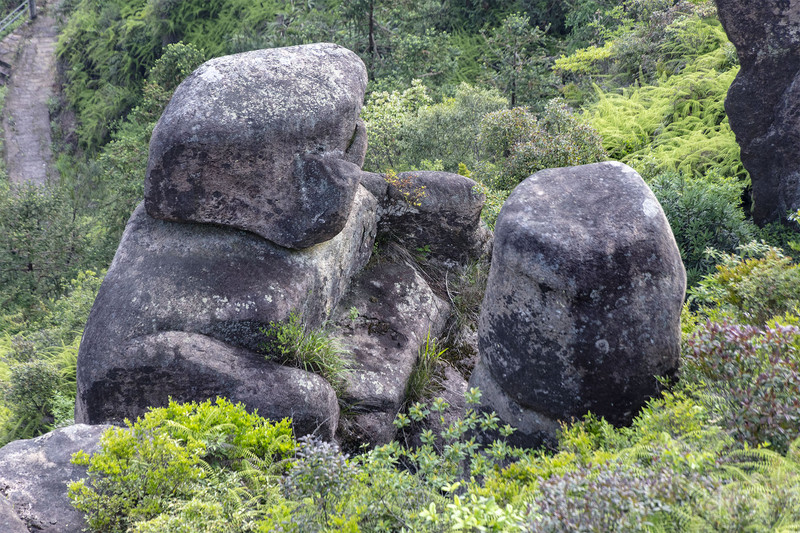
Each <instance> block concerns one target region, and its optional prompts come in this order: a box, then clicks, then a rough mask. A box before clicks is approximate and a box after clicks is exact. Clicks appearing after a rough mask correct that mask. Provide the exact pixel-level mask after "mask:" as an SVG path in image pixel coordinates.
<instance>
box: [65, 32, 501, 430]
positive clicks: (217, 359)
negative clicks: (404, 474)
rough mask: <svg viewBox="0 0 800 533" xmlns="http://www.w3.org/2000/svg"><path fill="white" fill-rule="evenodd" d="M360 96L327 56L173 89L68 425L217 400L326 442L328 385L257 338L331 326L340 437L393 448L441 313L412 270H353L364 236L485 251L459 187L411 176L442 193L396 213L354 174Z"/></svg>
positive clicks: (242, 61)
mask: <svg viewBox="0 0 800 533" xmlns="http://www.w3.org/2000/svg"><path fill="white" fill-rule="evenodd" d="M365 87H366V69H365V67H364V65H363V63H362V62H361V60H360V59H359V58H358V57H357V56H356V55H355V54H353V53H352V52H350V51H348V50H346V49H344V48H342V47H339V46H336V45H333V44H316V45H308V46H298V47H290V48H282V49H273V50H261V51H255V52H248V53H245V54H238V55H234V56H226V57H222V58H218V59H214V60H211V61H209V62H207V63H205V64H203V65H202V66H201V67H200V68H199V69H198V70H197V71H195V72H194V73H193V74H192V75H191V76H189V77H188V78H187V79H186V80H185V81H184V82H183V83H182V84H181V85H180V86H179V87H178V89H177V90H176V91H175V94H174V96H173V98H172V100H171V101H170V103H169V104H168V106H167V108H166V109H165V111H164V114H163V115H162V117H161V119H160V120H159V122H158V124H157V126H156V128H155V130H154V132H153V136H152V140H151V144H150V159H149V162H148V169H147V176H146V181H145V201H144V204H143V205H140V206H139V207H138V208H137V209H136V211H135V212H134V213H133V215H132V217H131V219H130V221H129V222H128V225H127V227H126V229H125V233H124V235H123V238H122V242H121V243H120V246H119V249H118V250H117V254H116V256H115V258H114V261H113V263H112V265H111V268H110V269H109V271H108V274H107V275H106V278H105V280H104V282H103V285H102V287H101V289H100V292H99V294H98V296H97V300H96V301H95V305H94V307H93V309H92V312H91V314H90V317H89V321H88V323H87V326H86V329H85V333H84V338H83V341H82V343H81V348H80V353H79V357H78V397H77V402H76V420H77V421H78V422H87V423H99V422H112V423H119V422H121V421H122V420H123V419H125V418H131V419H132V418H135V417H136V416H138V415H140V414H142V413H143V412H144V411H145V410H146V409H147V408H148V407H151V406H160V405H165V404H166V402H167V400H168V398H169V397H172V398H174V399H176V400H179V401H190V400H203V399H205V398H209V397H211V398H213V397H215V396H224V397H226V398H229V399H231V400H233V401H241V402H243V403H245V404H246V405H247V406H248V408H250V409H257V410H258V412H259V414H261V415H262V416H265V417H269V418H283V417H292V419H293V423H294V429H295V432H296V433H297V434H306V433H317V434H319V435H322V436H323V437H325V438H328V439H332V438H333V437H334V435H335V432H336V430H337V427H338V425H339V399H338V398H337V397H336V394H335V392H334V390H333V388H332V387H331V385H330V384H329V383H328V382H327V381H326V380H325V379H323V378H322V377H320V376H319V375H317V374H313V373H309V372H306V371H303V370H300V369H297V368H292V367H288V366H282V365H280V364H277V363H275V362H270V361H268V360H267V359H266V358H265V356H269V355H270V354H269V353H265V350H268V349H269V348H268V347H267V346H265V340H266V337H265V331H267V330H269V328H270V327H271V326H272V325H273V324H274V323H279V322H283V321H285V320H287V319H288V318H289V317H290V316H291V315H292V314H293V313H294V314H297V315H301V316H302V318H303V322H304V323H305V325H306V326H307V327H309V328H315V327H319V326H321V325H322V324H327V325H328V326H330V327H333V328H334V329H335V330H336V331H335V333H337V334H338V335H340V336H342V337H344V338H345V341H346V342H347V345H348V347H349V348H350V350H351V352H352V354H353V356H354V359H355V368H354V371H353V372H352V373H351V374H350V376H349V378H348V379H349V381H348V384H347V386H346V387H345V390H344V393H343V398H341V399H342V400H343V401H344V402H346V403H348V404H349V406H350V409H349V410H350V411H351V412H352V413H353V416H352V417H350V418H349V419H348V421H347V425H348V435H350V436H352V438H354V439H356V440H359V441H362V442H363V441H367V442H372V443H375V444H377V443H383V442H388V441H389V440H391V438H392V437H393V436H394V431H395V428H394V426H393V425H392V421H393V419H394V416H395V415H396V414H397V412H398V411H399V410H400V408H401V407H402V405H403V402H404V400H405V387H406V382H407V381H408V379H409V376H410V375H411V371H412V369H413V367H414V364H415V362H416V359H417V355H418V353H419V348H420V346H421V345H422V344H423V343H424V341H425V339H426V338H427V337H428V335H432V336H434V337H435V336H436V335H438V334H439V332H440V331H441V330H442V328H443V327H444V324H445V321H446V320H447V318H448V316H449V313H450V308H449V305H448V304H447V303H446V302H445V301H443V300H442V299H441V298H439V297H437V296H436V295H435V294H434V293H433V291H432V290H431V288H430V287H429V286H428V284H427V283H426V281H425V280H424V279H423V278H422V277H421V276H420V275H419V273H418V272H417V271H416V270H415V268H414V267H413V266H409V265H404V264H392V263H387V262H385V261H383V262H382V261H374V262H372V263H371V264H370V267H369V268H367V269H365V266H366V265H367V263H368V261H369V260H370V257H371V255H372V251H373V244H374V242H375V238H376V234H377V233H378V232H379V229H378V223H379V220H380V218H381V216H383V217H385V218H386V219H387V220H390V218H391V216H392V213H395V214H396V213H398V212H400V211H402V213H403V214H402V218H403V220H404V221H405V225H403V224H400V223H398V224H395V225H394V226H396V228H395V229H396V230H397V231H399V232H400V233H401V234H406V233H409V231H411V230H409V229H408V228H409V227H410V225H413V224H415V223H416V224H427V223H433V224H434V225H435V228H436V230H435V231H429V232H428V235H427V237H426V238H428V239H429V240H430V243H429V244H426V243H423V242H421V241H420V237H419V236H417V237H416V239H415V240H413V242H412V243H410V244H419V245H426V246H429V247H430V248H431V249H432V250H434V251H435V252H437V253H438V252H439V251H441V254H442V255H443V256H448V257H450V256H452V257H455V258H459V259H466V258H468V257H471V256H472V255H474V254H480V253H483V252H484V251H485V248H486V243H487V235H486V230H485V229H483V230H482V229H481V227H480V221H479V215H480V209H481V206H482V203H483V196H482V195H479V194H476V193H475V192H474V191H473V187H474V185H475V184H474V182H472V181H471V180H469V179H467V178H464V177H461V176H457V175H452V174H444V173H442V174H441V175H438V174H437V175H436V176H428V177H426V176H425V175H424V174H425V173H422V174H423V175H421V177H420V178H419V179H421V180H423V181H424V180H426V179H428V180H429V181H441V183H439V184H438V185H436V186H434V185H433V184H432V185H431V186H430V187H429V188H428V191H433V192H435V191H440V192H439V193H436V194H433V193H432V192H429V193H427V196H426V199H425V201H424V202H423V203H421V205H419V206H414V205H408V204H406V206H407V207H406V208H405V209H401V208H399V207H398V204H400V203H403V200H402V195H399V196H398V193H397V191H396V190H395V188H393V187H392V186H390V185H389V184H388V183H387V182H386V181H385V180H384V179H383V177H381V176H379V175H375V174H369V173H365V172H362V171H361V169H360V165H361V164H362V163H363V160H364V155H365V152H366V134H365V131H364V125H363V123H362V121H361V119H360V118H359V112H360V109H361V105H362V100H363V97H364V91H365ZM432 178H436V180H432ZM414 179H416V177H415V178H414ZM414 179H409V180H408V182H409V183H411V186H412V187H416V188H418V190H424V189H422V185H420V184H416V183H414ZM362 182H363V183H364V184H365V185H367V188H365V187H364V186H362V185H361V183H362ZM459 209H463V210H464V211H465V214H464V215H463V216H461V218H459V216H458V215H457V214H456V213H455V212H454V211H455V210H459ZM437 217H439V219H441V220H442V221H445V219H447V221H448V223H441V224H440V223H436V220H437ZM385 225H386V224H384V226H385ZM389 225H390V226H391V225H392V224H389ZM380 231H382V232H383V233H384V234H386V238H389V234H393V233H394V232H392V231H389V230H388V229H386V228H384V229H383V230H380ZM471 237H474V239H475V241H474V242H473V241H472V240H470V238H471ZM353 308H355V309H357V310H358V320H350V319H349V318H348V316H349V314H350V313H351V311H350V310H351V309H353Z"/></svg>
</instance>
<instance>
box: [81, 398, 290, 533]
mask: <svg viewBox="0 0 800 533" xmlns="http://www.w3.org/2000/svg"><path fill="white" fill-rule="evenodd" d="M126 425H127V427H126V428H111V429H109V430H107V431H106V432H105V433H104V434H103V437H102V438H101V440H100V451H99V452H97V453H95V454H93V455H91V456H89V455H88V454H86V453H84V452H78V453H76V454H75V455H74V456H73V462H74V463H75V464H79V465H85V466H88V477H86V478H84V479H81V480H79V481H75V482H73V483H70V485H69V498H70V501H71V502H72V504H73V505H74V506H75V507H76V508H77V509H79V510H82V511H84V512H85V513H86V514H87V522H88V523H89V526H90V527H92V528H93V529H94V530H96V531H126V530H127V529H128V528H129V527H132V526H134V525H136V523H137V522H143V521H144V522H146V521H152V520H153V519H155V518H156V517H158V516H159V515H161V514H162V513H165V512H166V511H168V510H170V509H172V510H173V512H177V513H178V514H182V513H185V512H186V511H187V510H188V509H193V508H197V507H198V506H200V507H201V508H203V507H205V508H206V509H205V514H206V518H208V514H212V515H213V516H215V517H216V518H217V522H218V525H222V526H223V527H228V528H230V527H234V528H236V526H237V525H238V526H244V525H246V524H242V523H241V520H239V521H238V522H233V520H234V519H235V518H237V517H239V518H241V514H237V513H236V512H235V511H236V510H237V508H238V507H240V506H242V505H243V503H244V502H242V501H241V500H240V501H239V505H235V506H233V507H232V508H231V507H228V509H226V503H227V504H228V505H229V504H230V503H231V502H224V501H223V503H222V504H219V505H217V506H213V504H212V507H211V508H208V504H211V503H212V502H214V500H213V499H212V498H208V496H214V495H216V494H217V493H218V492H220V490H221V489H223V487H224V485H226V484H228V483H231V482H232V481H238V482H240V483H241V485H240V486H241V487H242V489H243V490H244V492H245V493H248V494H247V495H248V496H249V498H247V499H246V500H245V501H247V504H249V505H254V506H256V507H258V506H263V505H264V504H265V503H267V502H269V503H274V496H270V494H269V490H267V491H266V492H265V493H264V494H260V495H259V496H258V497H256V494H253V493H250V491H255V490H259V489H265V488H267V489H268V487H269V485H268V482H269V480H270V479H271V478H272V476H275V475H276V474H279V473H280V472H281V470H282V468H283V466H282V463H281V462H280V461H281V460H282V459H283V458H284V457H285V456H286V455H287V454H289V453H290V452H291V451H292V450H293V448H294V443H293V440H292V434H291V427H290V423H289V420H283V421H281V422H278V423H275V424H273V423H271V422H269V421H267V420H264V419H263V418H260V417H258V416H257V415H256V414H250V413H247V412H246V411H245V408H244V406H243V405H241V404H236V405H234V404H231V403H230V402H228V401H226V400H224V399H217V401H216V402H215V403H213V404H212V403H211V401H210V400H208V401H206V402H203V403H200V404H196V403H188V404H177V403H175V402H173V401H170V403H169V406H167V407H165V408H159V409H154V410H152V411H150V412H149V413H148V414H146V415H145V416H144V417H143V418H139V419H137V420H136V422H134V423H131V422H129V421H127V422H126ZM222 466H224V467H227V468H230V469H232V470H233V471H234V472H241V473H246V474H247V475H243V474H242V475H239V476H237V475H227V476H223V479H220V478H219V477H218V476H219V475H221V473H220V472H219V469H220V467H222ZM220 481H221V482H222V484H221V485H222V486H220V483H218V482H220ZM206 498H208V499H206ZM248 500H249V501H248ZM176 502H181V503H182V502H186V503H185V504H178V505H177V506H176V505H175V504H176ZM226 511H228V512H226ZM220 519H221V520H220ZM160 522H161V523H162V524H163V522H164V521H163V519H162V520H161V521H160ZM155 523H157V522H155ZM155 523H154V522H150V524H149V525H148V526H147V527H145V526H142V527H141V529H140V530H145V531H146V530H150V531H152V530H153V529H152V527H153V526H154V524H155ZM226 524H227V525H226ZM225 530H226V529H224V528H218V529H212V531H225ZM228 530H229V529H228Z"/></svg>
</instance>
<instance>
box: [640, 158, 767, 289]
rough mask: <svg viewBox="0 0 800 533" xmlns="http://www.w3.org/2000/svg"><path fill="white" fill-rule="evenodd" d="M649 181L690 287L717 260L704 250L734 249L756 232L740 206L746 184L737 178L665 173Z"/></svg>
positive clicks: (707, 272)
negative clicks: (672, 237) (664, 215)
mask: <svg viewBox="0 0 800 533" xmlns="http://www.w3.org/2000/svg"><path fill="white" fill-rule="evenodd" d="M648 184H649V185H650V188H651V189H652V191H653V194H655V196H656V198H658V201H659V202H660V203H661V207H663V208H664V214H666V216H667V220H668V221H669V224H670V226H671V227H672V233H673V235H675V241H676V242H677V243H678V249H679V250H680V252H681V258H682V259H683V264H684V266H685V267H686V275H687V278H688V286H689V287H692V286H694V285H695V284H697V283H698V282H699V281H700V279H701V278H702V277H703V276H705V275H708V274H710V273H711V272H712V271H713V269H714V266H715V265H716V263H717V261H716V260H715V259H714V258H713V257H710V256H709V255H708V254H707V253H706V249H707V248H714V249H716V250H721V251H723V252H728V253H730V252H734V251H736V250H737V249H738V247H739V246H741V245H742V244H745V243H747V242H750V240H752V239H753V237H754V236H755V235H756V232H757V230H756V228H755V226H754V225H753V224H752V223H751V222H748V221H746V220H745V217H744V212H743V210H742V208H741V206H740V203H741V197H742V192H743V190H744V187H745V186H744V184H743V183H742V182H740V181H739V180H737V179H734V178H723V177H720V176H717V175H716V174H708V175H706V176H702V177H690V176H685V175H682V174H679V173H676V172H667V173H662V174H659V175H657V176H656V177H654V178H652V179H650V180H648Z"/></svg>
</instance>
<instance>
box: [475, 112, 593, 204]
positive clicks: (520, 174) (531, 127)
mask: <svg viewBox="0 0 800 533" xmlns="http://www.w3.org/2000/svg"><path fill="white" fill-rule="evenodd" d="M479 140H480V142H481V144H482V146H483V147H484V149H485V150H486V154H487V155H488V157H489V159H490V161H492V162H495V163H497V164H499V165H501V170H500V172H499V176H496V177H495V178H494V179H491V178H490V183H492V184H493V185H494V186H496V187H497V188H500V189H505V190H511V189H513V188H514V187H516V186H517V184H519V183H520V182H521V181H522V180H524V179H525V178H527V177H528V176H530V175H531V174H533V173H534V172H537V171H539V170H544V169H547V168H557V167H566V166H575V165H584V164H587V163H595V162H597V161H603V160H605V159H606V157H607V155H606V152H605V150H604V149H603V146H602V144H601V139H600V136H599V135H598V133H597V131H595V130H594V129H593V128H592V127H591V126H589V125H588V124H585V123H583V122H582V121H581V120H580V119H579V117H578V116H577V115H575V114H574V113H573V112H572V111H571V110H570V109H569V107H567V105H566V104H564V103H563V102H562V101H560V100H552V101H550V102H548V103H547V105H546V106H545V108H544V111H543V112H542V114H541V115H540V116H539V118H536V117H535V116H533V115H531V114H530V112H528V111H527V110H526V109H524V108H518V109H510V110H504V111H497V112H494V113H490V114H488V115H486V116H485V117H484V120H483V121H482V122H481V131H480V137H479Z"/></svg>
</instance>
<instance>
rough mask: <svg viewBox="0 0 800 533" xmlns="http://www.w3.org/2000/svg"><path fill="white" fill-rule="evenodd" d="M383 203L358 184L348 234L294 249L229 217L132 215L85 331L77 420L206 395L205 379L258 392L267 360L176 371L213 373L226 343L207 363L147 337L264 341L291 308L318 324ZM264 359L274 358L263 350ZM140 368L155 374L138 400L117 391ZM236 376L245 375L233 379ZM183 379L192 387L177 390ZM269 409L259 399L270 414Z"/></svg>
mask: <svg viewBox="0 0 800 533" xmlns="http://www.w3.org/2000/svg"><path fill="white" fill-rule="evenodd" d="M375 209H376V201H375V199H374V197H373V196H372V195H370V194H369V193H368V192H367V191H366V190H365V189H363V188H361V187H359V189H358V194H357V198H356V201H355V203H354V209H353V211H352V213H351V216H350V219H349V221H348V224H347V226H346V227H345V229H344V230H343V231H342V232H341V233H340V234H339V235H337V236H336V237H335V238H333V239H331V240H329V241H327V242H324V243H321V244H318V245H316V246H313V247H311V248H307V249H305V250H300V251H293V250H288V249H286V248H281V247H279V246H275V245H273V244H272V243H270V242H268V241H266V240H264V239H263V238H261V237H259V236H257V235H254V234H252V233H249V232H245V231H239V230H235V229H232V228H223V227H218V226H212V225H200V224H181V223H175V222H165V221H161V220H155V219H153V218H151V217H149V216H148V215H147V213H145V212H144V209H143V208H142V206H139V208H137V210H136V211H135V212H134V214H133V216H132V217H131V220H130V221H129V222H128V226H127V227H126V229H125V234H124V235H123V238H122V242H121V243H120V247H119V249H118V250H117V254H116V256H115V258H114V261H113V263H112V265H111V267H110V269H109V271H108V274H107V275H106V278H105V280H104V281H103V285H102V286H101V288H100V291H99V293H98V296H97V299H96V301H95V304H94V307H93V308H92V312H91V313H90V316H89V320H88V322H87V326H86V329H85V331H84V336H83V340H82V342H81V348H80V352H79V356H78V397H77V404H76V420H77V421H79V422H90V423H98V422H104V421H108V420H115V421H119V420H121V419H122V418H124V417H126V416H131V412H130V409H142V408H143V407H144V406H145V405H153V406H155V405H156V404H155V403H153V401H152V399H153V398H155V397H157V398H158V399H159V400H162V399H165V398H166V396H167V395H169V394H171V395H172V396H173V397H178V396H180V397H181V398H182V399H183V400H191V399H194V400H202V399H205V398H206V397H208V396H206V395H205V392H204V391H205V390H206V389H209V390H210V389H214V390H221V389H224V390H232V391H239V392H237V394H244V393H245V392H246V393H247V394H251V391H250V390H247V391H246V390H245V389H246V387H245V385H241V387H244V388H241V387H240V385H238V384H245V383H246V382H247V380H248V378H247V373H248V372H252V373H254V374H253V375H252V379H254V380H255V379H262V374H261V373H260V370H259V368H262V367H254V366H252V365H245V364H244V363H243V364H242V365H241V367H239V368H238V370H237V372H238V374H237V375H236V376H235V379H234V377H232V376H226V375H220V380H221V382H220V383H218V384H214V385H212V384H210V383H207V382H203V383H200V382H196V383H194V384H192V383H191V381H190V380H182V381H180V382H176V381H175V379H177V378H178V377H179V372H181V371H186V372H188V370H187V369H188V368H189V366H192V365H200V366H199V367H197V366H195V367H193V368H194V370H193V371H192V372H193V374H191V375H204V376H211V375H212V374H213V373H214V372H216V370H215V371H214V372H212V371H211V369H214V368H216V367H217V365H218V361H216V360H215V357H217V355H216V353H217V352H216V351H215V350H210V349H209V350H207V352H206V355H205V357H206V358H207V360H206V361H205V363H202V362H201V361H199V360H198V359H197V357H195V356H194V355H192V356H191V357H189V354H188V351H187V350H184V351H185V352H187V353H184V355H180V354H173V353H172V350H173V349H175V350H178V349H179V347H180V346H181V344H180V343H179V344H177V345H176V346H175V347H173V348H170V347H168V346H167V345H166V344H165V342H164V339H163V338H162V339H161V340H159V341H158V342H156V343H155V344H154V343H152V342H151V339H150V340H149V338H150V337H152V336H154V335H159V334H162V333H165V332H185V333H196V334H199V335H203V336H206V337H210V338H211V339H216V340H217V341H220V342H222V343H227V344H229V345H230V346H231V347H238V348H244V349H246V350H249V351H258V350H259V349H261V347H262V343H263V342H264V336H263V334H262V333H261V331H260V330H261V328H264V327H266V326H268V325H269V323H270V322H278V321H283V320H285V319H287V318H288V316H289V315H290V313H292V312H295V313H300V314H302V315H303V318H304V320H305V322H306V323H307V324H308V325H309V326H311V327H316V326H319V325H320V324H321V323H322V322H323V321H324V320H325V319H327V317H328V316H330V314H331V312H332V310H333V309H334V307H335V306H336V304H337V302H338V301H339V299H340V298H341V296H342V295H343V294H344V292H345V291H346V290H347V288H348V286H349V283H350V280H351V278H352V276H353V275H355V274H356V273H357V272H358V271H360V270H361V269H362V268H363V266H364V265H365V264H366V262H367V261H368V259H369V257H370V254H371V252H372V244H373V241H374V237H375V231H376V229H375V228H376V220H375ZM197 338H198V337H192V339H197ZM182 342H183V340H181V343H182ZM192 342H194V340H193V341H192ZM204 342H205V341H204ZM142 343H144V345H146V346H147V348H146V349H145V348H142V345H143V344H142ZM156 346H158V347H159V348H158V349H156ZM159 350H162V351H163V352H165V353H160V352H159ZM179 351H180V350H179ZM156 352H159V353H156ZM166 352H169V354H167V353H166ZM220 353H222V352H220ZM147 354H149V355H147ZM145 355H147V357H144V356H145ZM234 355H235V356H236V357H239V356H241V357H246V355H244V354H242V353H240V352H237V351H235V350H232V351H229V352H227V355H225V357H228V358H230V357H233V356H234ZM143 357H144V358H143ZM159 357H166V358H167V359H168V360H167V359H165V360H164V362H165V363H166V362H168V363H169V364H171V365H172V367H171V370H169V371H164V372H163V373H161V374H159V368H158V367H157V366H154V365H153V364H151V363H148V362H147V360H158V358H159ZM170 357H174V359H169V358H170ZM219 357H223V356H222V355H220V356H219ZM201 363H202V364H205V365H207V366H208V368H202V364H201ZM137 365H139V367H138V370H136V367H137ZM263 368H267V366H266V361H264V366H263ZM178 369H183V370H178ZM156 376H160V377H159V379H156ZM135 379H142V380H149V381H151V383H148V384H147V385H146V386H145V385H142V386H141V387H139V388H138V389H136V390H139V391H140V393H141V394H142V396H141V397H139V398H138V399H134V398H133V396H130V397H128V398H127V401H131V402H134V405H132V406H129V407H125V406H123V405H121V404H119V403H118V402H117V401H116V400H114V401H113V402H112V401H111V397H110V396H109V395H110V394H111V392H113V391H114V389H115V388H118V387H122V386H123V385H122V383H124V384H125V385H124V386H125V387H131V386H132V382H133V381H134V380H135ZM231 380H233V381H231ZM306 381H307V380H306ZM234 382H235V383H238V384H237V385H235V386H234V385H232V383H234ZM179 384H181V386H184V385H185V386H186V387H187V388H186V389H181V390H179V389H176V388H175V387H176V386H177V385H179ZM301 385H302V384H300V383H298V384H297V385H296V387H298V388H299V389H298V390H297V391H289V390H286V391H285V393H286V394H287V397H291V395H293V394H300V393H301V392H302V391H303V390H304V389H303V387H302V386H301ZM251 386H252V387H253V388H254V389H258V387H259V386H258V385H256V384H251ZM158 387H161V388H162V390H163V393H162V394H160V395H156V394H155V392H154V391H155V390H156V389H157V388H158ZM237 387H239V388H237ZM131 394H132V393H131ZM230 399H231V400H234V401H238V400H239V399H240V398H237V397H236V396H230ZM248 405H249V404H248ZM265 409H266V407H263V406H262V407H259V411H260V412H262V414H266V411H265ZM270 414H271V415H273V416H290V414H291V413H290V412H286V413H285V414H283V415H280V414H279V413H277V412H276V413H273V412H270ZM320 416H323V415H322V414H321V415H320ZM324 418H326V419H327V418H328V415H327V414H326V415H324Z"/></svg>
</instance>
